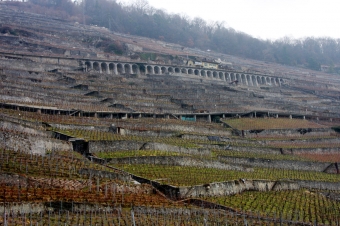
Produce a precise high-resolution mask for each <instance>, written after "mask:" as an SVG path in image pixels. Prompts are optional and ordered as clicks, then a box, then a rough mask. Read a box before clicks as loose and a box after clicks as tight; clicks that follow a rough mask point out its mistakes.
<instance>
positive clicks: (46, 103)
mask: <svg viewBox="0 0 340 226" xmlns="http://www.w3.org/2000/svg"><path fill="white" fill-rule="evenodd" d="M25 3H26V2H25ZM25 3H23V4H25ZM18 4H19V2H13V3H6V2H0V21H1V24H0V28H1V29H2V31H4V32H5V31H11V32H12V33H1V34H0V40H1V41H0V46H1V48H2V49H3V51H2V52H1V51H0V81H1V83H0V224H2V225H51V226H52V225H107V226H109V225H110V226H111V225H173V226H178V225H202V226H208V225H287V226H288V225H332V226H337V225H339V224H340V214H339V212H340V205H339V203H340V202H339V200H340V198H339V197H340V170H339V164H340V152H339V148H340V139H339V137H340V134H339V131H340V130H339V128H338V127H337V126H339V125H340V116H339V110H340V101H339V99H338V98H337V97H338V96H339V93H340V90H339V87H340V86H339V80H338V78H337V77H336V76H333V75H331V74H327V75H326V74H324V73H323V72H313V75H312V74H310V73H311V72H310V71H306V70H305V69H303V68H298V69H297V68H286V67H285V66H282V65H273V64H269V63H265V64H264V62H255V61H250V60H247V59H243V58H242V59H241V58H235V57H231V56H227V55H221V54H217V53H212V52H205V51H198V50H196V49H189V48H185V50H183V49H182V48H181V47H180V46H178V45H175V44H169V43H168V44H165V43H163V42H159V40H148V39H145V38H141V37H134V36H131V35H124V34H117V33H112V32H110V31H108V30H106V29H102V28H98V27H94V26H86V25H81V24H77V23H76V24H74V23H69V22H67V21H64V20H61V19H57V18H52V17H49V16H46V15H45V16H43V15H39V14H31V13H29V12H25V13H22V12H21V11H22V9H18V10H17V8H16V7H17V5H18ZM20 4H21V3H20ZM3 5H6V7H3ZM4 27H5V28H6V29H3V28H4ZM65 30H67V31H65ZM28 31H29V32H28ZM23 33H24V34H26V36H20V37H19V36H16V35H14V34H23ZM84 35H85V36H84ZM80 40H83V41H80ZM103 40H106V41H107V42H108V43H111V42H112V43H113V42H116V41H117V40H119V41H120V42H122V45H124V46H126V47H128V46H129V45H135V46H137V47H138V46H139V47H141V48H142V50H141V51H142V52H133V51H132V50H129V51H132V52H133V53H131V54H129V55H122V56H117V55H115V54H113V53H110V54H108V53H104V52H103V49H102V48H99V47H98V46H99V44H98V42H100V41H103ZM97 44H98V45H97ZM146 47H147V50H145V49H143V48H146ZM153 51H155V52H153ZM157 51H162V52H161V53H159V52H157ZM164 51H168V52H164ZM150 54H153V55H155V57H156V58H157V59H159V61H151V60H149V61H148V62H146V61H142V60H139V61H138V60H135V59H131V58H130V57H129V56H130V55H131V56H132V55H133V56H137V57H138V56H143V55H144V56H147V55H150ZM173 54H177V55H175V56H174V55H173ZM188 54H189V55H188ZM190 54H192V55H190ZM197 55H199V56H200V57H201V58H207V59H209V58H213V59H215V58H216V59H217V58H221V59H222V58H225V59H224V60H226V59H228V60H230V61H232V62H233V66H235V68H242V70H241V69H240V70H236V69H230V68H229V69H228V70H224V69H222V68H219V69H218V70H216V71H210V73H208V72H207V73H206V75H205V76H203V75H204V73H203V74H199V73H201V72H199V73H198V71H196V68H191V67H189V66H188V65H184V63H182V61H183V62H185V61H186V59H187V57H190V59H191V58H193V57H196V56H197ZM228 60H226V61H228ZM159 62H168V63H166V65H165V63H162V64H160V63H159ZM228 62H229V61H228ZM243 63H244V65H243ZM263 67H267V68H263ZM136 68H137V69H139V71H138V70H136ZM168 68H173V71H172V72H171V73H170V71H169V70H168ZM243 68H247V69H245V70H243ZM107 69H108V70H107ZM253 69H254V71H255V72H254V71H253ZM166 70H168V72H169V73H163V71H166ZM200 70H201V69H200ZM202 70H204V69H202ZM189 71H190V72H192V73H191V74H190V73H189ZM195 71H196V72H195ZM261 71H262V72H266V73H265V74H261V73H262V72H261ZM260 72H261V73H260ZM220 75H226V76H227V79H226V77H224V79H223V76H221V77H220ZM228 76H230V78H228ZM247 77H249V79H250V78H254V79H256V78H257V79H259V81H257V80H254V81H252V82H247ZM231 78H235V80H236V79H238V78H243V82H240V83H239V84H235V83H230V81H229V80H230V79H231ZM261 78H263V80H262V79H261ZM265 78H268V81H267V80H265ZM270 78H271V79H272V80H270ZM228 79H229V80H228ZM260 79H261V80H260ZM269 80H270V81H269ZM273 84H275V85H273ZM303 118H304V119H303Z"/></svg>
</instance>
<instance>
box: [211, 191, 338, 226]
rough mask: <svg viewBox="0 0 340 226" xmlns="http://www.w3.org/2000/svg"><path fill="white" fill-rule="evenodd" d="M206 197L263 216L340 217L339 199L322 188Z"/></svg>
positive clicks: (325, 221) (319, 219)
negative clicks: (324, 191) (312, 190)
mask: <svg viewBox="0 0 340 226" xmlns="http://www.w3.org/2000/svg"><path fill="white" fill-rule="evenodd" d="M207 200H208V201H211V202H215V203H219V204H221V205H225V206H229V207H232V208H235V209H238V210H241V211H246V212H258V213H259V214H261V215H263V216H267V215H268V216H270V217H279V216H280V214H281V216H282V218H283V219H289V220H294V221H303V222H311V223H314V222H315V221H317V222H318V223H320V224H326V225H336V224H335V219H339V218H340V202H337V201H334V200H330V199H328V198H326V197H325V196H324V195H322V194H320V191H315V192H310V191H308V190H304V189H301V190H296V191H269V192H254V191H251V192H244V193H242V194H238V195H234V196H224V197H213V198H208V199H207Z"/></svg>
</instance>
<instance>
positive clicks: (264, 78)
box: [0, 51, 286, 87]
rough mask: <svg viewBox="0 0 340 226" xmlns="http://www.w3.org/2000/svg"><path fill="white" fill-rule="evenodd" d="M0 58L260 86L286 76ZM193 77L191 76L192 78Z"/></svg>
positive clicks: (96, 61) (66, 59)
mask: <svg viewBox="0 0 340 226" xmlns="http://www.w3.org/2000/svg"><path fill="white" fill-rule="evenodd" d="M0 57H4V58H10V59H13V57H14V58H15V59H17V58H21V59H23V58H26V59H30V60H32V61H35V62H40V63H47V64H56V65H66V66H77V67H79V66H81V67H82V68H83V70H85V71H90V70H93V71H97V72H99V73H105V74H115V75H123V74H151V75H171V74H177V75H181V76H186V75H187V76H191V77H192V76H196V77H198V78H206V79H211V80H215V81H224V82H229V83H231V82H235V81H237V82H238V84H241V85H246V86H253V87H257V86H260V85H269V86H281V85H282V84H283V83H285V82H286V79H283V78H280V77H276V76H275V77H274V76H270V75H263V74H255V73H248V72H238V71H226V70H215V69H208V68H195V67H187V66H178V65H159V64H149V63H145V62H119V61H108V60H100V59H86V58H85V59H84V58H73V57H57V56H38V55H33V54H15V53H14V54H13V53H6V52H1V51H0ZM192 78H193V77H192Z"/></svg>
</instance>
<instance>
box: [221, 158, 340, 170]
mask: <svg viewBox="0 0 340 226" xmlns="http://www.w3.org/2000/svg"><path fill="white" fill-rule="evenodd" d="M219 159H220V160H224V161H226V162H229V163H234V164H245V165H249V166H252V167H267V168H277V169H290V170H307V171H318V172H324V171H325V170H326V169H327V168H329V167H330V165H331V164H330V163H324V162H311V161H310V162H309V161H295V160H294V161H293V160H271V159H262V158H242V157H229V156H219ZM334 169H335V166H334Z"/></svg>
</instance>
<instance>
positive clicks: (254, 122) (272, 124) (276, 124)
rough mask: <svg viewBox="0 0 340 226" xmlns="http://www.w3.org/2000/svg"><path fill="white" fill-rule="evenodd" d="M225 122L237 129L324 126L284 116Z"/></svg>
mask: <svg viewBox="0 0 340 226" xmlns="http://www.w3.org/2000/svg"><path fill="white" fill-rule="evenodd" d="M225 123H227V124H228V125H229V126H231V127H232V128H235V129H238V130H265V129H296V128H325V126H322V125H319V124H316V123H313V122H310V121H307V120H301V119H286V118H240V119H229V120H226V121H225Z"/></svg>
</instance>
